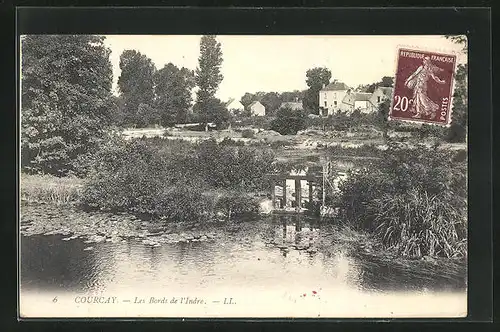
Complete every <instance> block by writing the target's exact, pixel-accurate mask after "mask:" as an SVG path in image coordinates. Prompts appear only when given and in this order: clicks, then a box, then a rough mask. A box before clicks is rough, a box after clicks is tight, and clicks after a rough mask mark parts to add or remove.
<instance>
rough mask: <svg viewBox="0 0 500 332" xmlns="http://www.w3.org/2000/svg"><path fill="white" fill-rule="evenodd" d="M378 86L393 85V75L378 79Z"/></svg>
mask: <svg viewBox="0 0 500 332" xmlns="http://www.w3.org/2000/svg"><path fill="white" fill-rule="evenodd" d="M378 86H385V87H393V86H394V77H392V76H384V77H382V79H381V80H380V84H379V85H378Z"/></svg>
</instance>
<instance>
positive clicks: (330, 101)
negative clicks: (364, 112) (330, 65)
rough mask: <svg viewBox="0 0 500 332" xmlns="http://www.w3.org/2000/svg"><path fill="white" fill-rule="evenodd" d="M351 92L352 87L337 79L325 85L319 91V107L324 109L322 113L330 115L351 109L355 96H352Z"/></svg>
mask: <svg viewBox="0 0 500 332" xmlns="http://www.w3.org/2000/svg"><path fill="white" fill-rule="evenodd" d="M351 92H352V89H351V88H350V87H349V86H347V85H346V84H345V83H342V82H337V81H335V82H332V83H330V84H328V85H326V86H324V87H323V89H321V90H320V91H319V107H320V108H321V109H322V112H321V114H322V115H330V114H333V113H335V112H337V111H341V112H349V111H351V110H352V109H353V107H354V99H353V96H350V93H351ZM348 95H349V96H348ZM346 96H348V98H347V99H345V100H344V98H345V97H346ZM344 101H345V102H344ZM351 104H352V105H351Z"/></svg>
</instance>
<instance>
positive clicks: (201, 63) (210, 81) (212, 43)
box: [195, 35, 224, 123]
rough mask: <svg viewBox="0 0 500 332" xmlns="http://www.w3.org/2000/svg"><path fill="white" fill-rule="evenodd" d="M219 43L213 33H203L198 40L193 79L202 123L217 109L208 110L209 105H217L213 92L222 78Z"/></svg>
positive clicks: (207, 120)
mask: <svg viewBox="0 0 500 332" xmlns="http://www.w3.org/2000/svg"><path fill="white" fill-rule="evenodd" d="M222 60H223V59H222V49H221V44H220V43H219V42H218V41H217V39H216V37H215V36H213V35H205V36H202V37H201V41H200V57H199V58H198V68H196V75H195V81H196V84H197V85H198V88H199V89H198V91H197V96H196V97H197V99H196V103H197V107H196V110H197V111H198V112H199V115H200V118H201V119H202V121H203V122H204V123H207V122H210V121H212V120H214V119H212V118H211V115H213V114H216V113H217V112H218V111H213V110H210V109H209V108H210V106H214V105H217V100H216V99H215V93H216V92H217V89H218V87H219V84H220V83H221V82H222V80H223V79H224V76H223V75H222V74H221V72H220V68H221V65H222Z"/></svg>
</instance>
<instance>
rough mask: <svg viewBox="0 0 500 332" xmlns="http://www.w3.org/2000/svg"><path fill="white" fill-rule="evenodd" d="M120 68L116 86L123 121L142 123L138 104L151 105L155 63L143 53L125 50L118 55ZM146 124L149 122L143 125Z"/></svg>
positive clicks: (135, 123) (134, 123)
mask: <svg viewBox="0 0 500 332" xmlns="http://www.w3.org/2000/svg"><path fill="white" fill-rule="evenodd" d="M120 69H121V74H120V77H119V78H118V88H119V90H120V95H121V96H122V97H123V100H124V110H123V112H124V116H125V119H124V121H125V122H126V123H127V124H133V125H139V126H141V125H144V120H143V119H142V117H141V114H139V113H138V112H139V105H140V104H145V105H148V106H149V107H148V109H151V107H152V106H153V102H154V79H153V77H154V73H155V71H156V68H155V65H154V64H153V62H152V61H151V59H150V58H148V57H147V56H145V55H144V54H141V53H140V52H138V51H135V50H125V51H123V53H122V54H121V55H120ZM143 110H144V109H141V111H143ZM148 124H150V123H146V124H145V125H148Z"/></svg>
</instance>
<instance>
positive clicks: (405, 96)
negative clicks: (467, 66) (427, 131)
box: [389, 48, 456, 126]
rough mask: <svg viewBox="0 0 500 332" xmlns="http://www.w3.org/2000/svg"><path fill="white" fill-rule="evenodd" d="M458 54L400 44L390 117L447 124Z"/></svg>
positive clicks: (449, 120) (449, 117) (449, 119)
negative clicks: (405, 46)
mask: <svg viewBox="0 0 500 332" xmlns="http://www.w3.org/2000/svg"><path fill="white" fill-rule="evenodd" d="M455 66H456V55H454V54H451V53H450V54H443V53H436V52H429V51H422V50H415V49H409V48H399V49H398V56H397V66H396V74H395V82H394V90H393V98H392V103H391V108H390V111H389V119H390V120H403V121H411V122H421V123H430V124H436V125H443V126H448V125H449V124H450V122H451V106H452V105H451V100H452V96H453V77H454V74H455Z"/></svg>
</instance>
